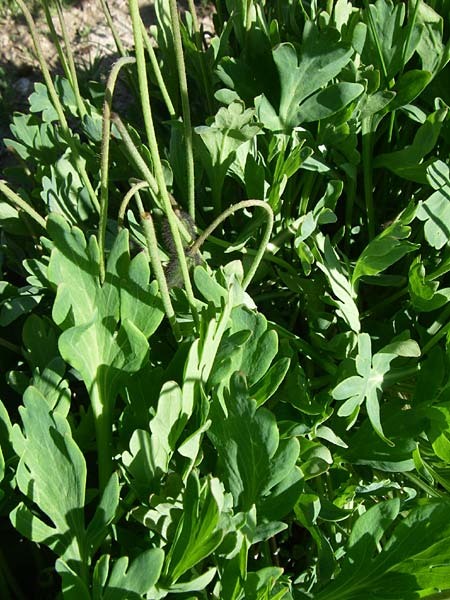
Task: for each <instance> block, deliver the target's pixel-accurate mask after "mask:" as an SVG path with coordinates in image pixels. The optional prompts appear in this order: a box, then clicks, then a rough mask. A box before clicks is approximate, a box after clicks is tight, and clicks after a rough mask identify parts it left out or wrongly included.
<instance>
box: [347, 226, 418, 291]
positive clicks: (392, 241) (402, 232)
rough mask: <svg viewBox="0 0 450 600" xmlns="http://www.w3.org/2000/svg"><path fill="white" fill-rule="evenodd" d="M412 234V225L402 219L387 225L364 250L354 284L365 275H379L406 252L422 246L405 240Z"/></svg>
mask: <svg viewBox="0 0 450 600" xmlns="http://www.w3.org/2000/svg"><path fill="white" fill-rule="evenodd" d="M410 235H411V227H409V226H408V225H405V224H404V223H402V220H401V217H400V219H398V220H396V221H394V222H393V223H392V224H391V225H389V226H388V227H386V229H385V230H384V231H382V232H381V233H380V234H379V235H378V236H377V237H376V238H375V239H373V240H372V241H371V242H370V243H369V244H368V245H367V246H366V247H365V248H364V250H363V251H362V253H361V255H360V257H359V258H358V260H357V261H356V265H355V268H354V270H353V277H352V285H353V286H355V285H356V283H357V281H358V279H360V278H361V277H363V276H371V277H373V276H374V275H378V273H381V272H382V271H385V270H386V269H388V268H389V267H390V266H392V265H393V264H394V263H396V262H397V261H399V260H400V259H402V258H403V257H404V256H405V255H406V254H408V253H410V252H414V251H415V250H417V249H418V248H419V247H420V246H419V244H413V243H411V242H407V241H405V240H406V239H407V238H409V236H410Z"/></svg>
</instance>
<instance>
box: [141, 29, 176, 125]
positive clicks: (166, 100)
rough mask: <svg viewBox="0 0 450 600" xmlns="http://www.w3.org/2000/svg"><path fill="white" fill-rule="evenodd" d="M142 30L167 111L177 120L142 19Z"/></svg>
mask: <svg viewBox="0 0 450 600" xmlns="http://www.w3.org/2000/svg"><path fill="white" fill-rule="evenodd" d="M141 29H142V36H143V38H144V44H145V48H146V50H147V53H148V56H149V58H150V63H151V65H152V69H153V73H154V74H155V77H156V81H157V83H158V86H159V89H160V90H161V94H162V97H163V100H164V103H165V105H166V108H167V111H168V113H169V115H170V118H171V119H175V118H176V116H177V115H176V112H175V108H174V107H173V104H172V100H171V98H170V94H169V91H168V89H167V86H166V83H165V81H164V78H163V76H162V73H161V69H160V68H159V64H158V60H157V58H156V54H155V51H154V50H153V46H152V41H151V39H150V36H149V35H148V33H147V30H146V29H145V25H144V23H143V22H142V19H141Z"/></svg>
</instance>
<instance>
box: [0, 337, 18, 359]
mask: <svg viewBox="0 0 450 600" xmlns="http://www.w3.org/2000/svg"><path fill="white" fill-rule="evenodd" d="M0 346H1V347H2V348H6V349H7V350H11V352H14V353H15V354H20V355H21V354H22V349H21V348H20V346H17V345H16V344H13V343H12V342H9V341H8V340H5V338H1V337H0Z"/></svg>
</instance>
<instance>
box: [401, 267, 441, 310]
mask: <svg viewBox="0 0 450 600" xmlns="http://www.w3.org/2000/svg"><path fill="white" fill-rule="evenodd" d="M408 289H409V294H410V296H411V302H412V305H413V306H414V309H415V310H416V311H417V312H431V311H433V310H437V309H438V308H442V307H443V306H445V305H446V304H447V303H448V302H449V301H450V288H439V282H438V281H429V280H427V277H426V273H425V266H424V264H423V262H422V261H421V260H420V257H417V258H416V260H415V261H414V262H413V263H412V264H411V267H410V268H409V273H408Z"/></svg>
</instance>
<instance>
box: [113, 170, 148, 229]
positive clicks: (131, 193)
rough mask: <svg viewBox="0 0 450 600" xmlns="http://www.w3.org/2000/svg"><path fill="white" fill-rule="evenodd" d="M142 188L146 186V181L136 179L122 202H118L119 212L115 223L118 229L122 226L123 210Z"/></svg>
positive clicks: (123, 219)
mask: <svg viewBox="0 0 450 600" xmlns="http://www.w3.org/2000/svg"><path fill="white" fill-rule="evenodd" d="M144 188H148V183H147V182H146V181H137V182H136V183H135V184H134V185H133V186H132V187H131V188H130V189H129V190H128V192H127V193H126V194H125V196H124V197H123V200H122V202H121V203H120V207H119V213H118V215H117V225H118V227H119V229H121V228H122V227H123V223H124V221H125V212H126V210H127V208H128V205H129V204H130V201H131V199H132V198H133V196H134V195H135V194H136V192H138V191H139V190H142V189H144Z"/></svg>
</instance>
